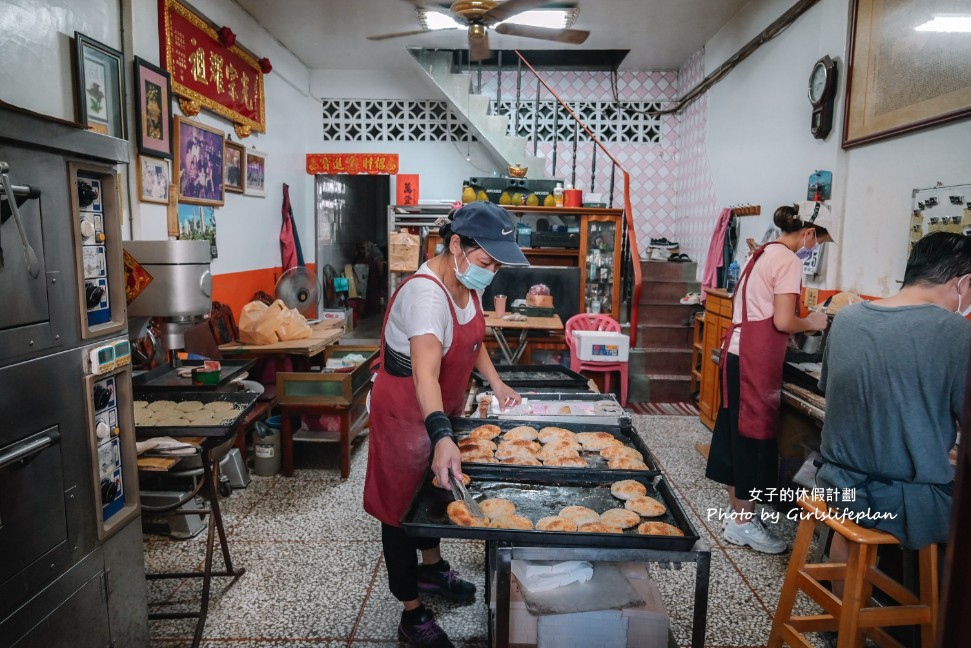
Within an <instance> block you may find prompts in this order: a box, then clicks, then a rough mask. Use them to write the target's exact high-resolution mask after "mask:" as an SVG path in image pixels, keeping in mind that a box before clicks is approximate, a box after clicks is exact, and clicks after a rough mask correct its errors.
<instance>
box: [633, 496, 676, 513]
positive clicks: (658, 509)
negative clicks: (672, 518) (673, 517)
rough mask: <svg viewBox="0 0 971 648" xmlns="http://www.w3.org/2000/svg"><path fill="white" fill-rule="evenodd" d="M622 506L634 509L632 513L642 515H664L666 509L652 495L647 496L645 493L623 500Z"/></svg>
mask: <svg viewBox="0 0 971 648" xmlns="http://www.w3.org/2000/svg"><path fill="white" fill-rule="evenodd" d="M624 508H625V509H627V510H628V511H634V513H637V514H638V515H643V516H644V517H657V516H659V515H664V513H665V512H666V511H667V510H668V509H667V507H666V506H664V504H662V503H661V502H659V501H657V500H656V499H654V498H653V497H648V496H647V495H642V496H640V497H632V498H630V499H629V500H627V501H626V502H624Z"/></svg>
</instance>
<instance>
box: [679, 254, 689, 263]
mask: <svg viewBox="0 0 971 648" xmlns="http://www.w3.org/2000/svg"><path fill="white" fill-rule="evenodd" d="M678 261H679V262H680V263H691V257H689V256H688V255H687V254H685V253H684V252H682V253H681V254H679V255H678Z"/></svg>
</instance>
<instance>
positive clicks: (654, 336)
mask: <svg viewBox="0 0 971 648" xmlns="http://www.w3.org/2000/svg"><path fill="white" fill-rule="evenodd" d="M693 334H694V329H693V328H692V327H691V326H685V325H683V324H650V323H643V322H641V323H639V324H638V325H637V347H638V348H642V349H643V348H658V347H668V348H672V347H673V348H689V349H690V348H691V336H692V335H693Z"/></svg>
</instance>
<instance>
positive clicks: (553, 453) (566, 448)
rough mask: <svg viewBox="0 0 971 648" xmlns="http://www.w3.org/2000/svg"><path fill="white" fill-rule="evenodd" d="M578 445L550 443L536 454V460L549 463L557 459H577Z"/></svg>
mask: <svg viewBox="0 0 971 648" xmlns="http://www.w3.org/2000/svg"><path fill="white" fill-rule="evenodd" d="M579 456H580V444H579V443H574V442H573V441H550V442H549V443H547V444H546V445H544V446H543V447H542V448H540V451H539V452H538V453H536V458H537V459H541V460H542V461H549V460H550V459H556V458H557V457H579Z"/></svg>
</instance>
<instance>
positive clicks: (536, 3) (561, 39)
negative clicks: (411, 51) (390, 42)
mask: <svg viewBox="0 0 971 648" xmlns="http://www.w3.org/2000/svg"><path fill="white" fill-rule="evenodd" d="M404 1H405V2H408V3H410V4H413V5H415V6H416V7H417V8H418V9H419V10H424V11H437V12H441V13H446V12H447V13H448V14H450V15H451V17H452V18H453V19H454V20H455V21H456V22H457V23H459V24H460V25H465V26H466V27H467V28H468V34H469V58H470V60H472V61H482V60H484V59H487V58H489V56H491V54H492V53H491V50H490V49H489V28H492V29H494V30H495V32H496V33H497V34H504V35H506V36H524V37H526V38H539V39H542V40H549V41H556V42H558V43H570V44H573V45H579V44H580V43H582V42H584V41H585V40H587V36H589V35H590V32H588V31H585V30H582V29H567V28H555V27H535V26H532V25H519V24H516V23H511V22H507V21H508V20H509V19H511V18H513V17H515V16H517V15H519V14H521V13H523V12H525V11H528V10H530V9H536V8H542V7H543V5H547V4H550V0H506V1H505V2H498V1H497V0H456V1H455V2H453V3H452V4H451V5H450V6H449V7H447V8H446V7H444V6H441V5H434V4H430V3H428V2H425V1H424V0H404ZM561 6H562V5H559V6H558V7H557V8H560V7H561ZM450 29H454V28H450ZM431 31H432V30H428V29H417V30H412V31H406V32H396V33H393V34H380V35H378V36H368V40H385V39H387V38H398V37H400V36H414V35H417V34H428V33H431ZM434 31H444V30H434Z"/></svg>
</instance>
